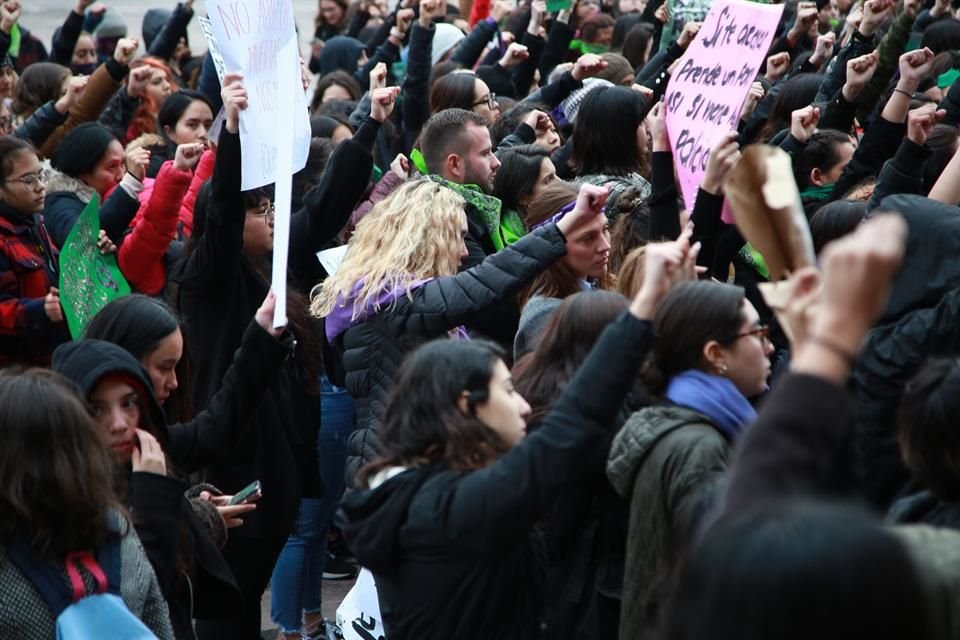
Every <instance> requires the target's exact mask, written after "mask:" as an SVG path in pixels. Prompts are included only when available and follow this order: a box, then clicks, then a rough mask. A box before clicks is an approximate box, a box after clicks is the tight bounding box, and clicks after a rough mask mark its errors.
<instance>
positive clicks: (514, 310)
mask: <svg viewBox="0 0 960 640" xmlns="http://www.w3.org/2000/svg"><path fill="white" fill-rule="evenodd" d="M420 153H421V155H422V156H423V160H424V162H425V163H426V169H427V171H428V172H429V174H430V177H431V179H433V180H436V181H437V182H439V183H440V184H442V185H444V186H445V187H447V188H449V189H452V190H454V191H456V192H457V193H458V194H460V195H461V196H462V197H463V199H464V200H466V202H467V208H466V209H467V237H466V239H465V242H466V245H467V251H468V255H467V257H466V258H464V259H463V262H462V263H461V269H469V268H470V267H473V266H476V265H477V264H479V263H480V262H482V261H483V259H484V258H486V257H487V256H488V255H490V254H492V253H496V252H497V251H499V250H500V249H503V248H504V247H505V246H507V245H508V244H512V243H514V242H516V241H517V240H518V239H520V238H521V237H522V236H523V234H524V233H525V229H524V226H523V221H522V220H521V219H520V217H519V215H517V213H516V212H513V211H506V212H502V211H501V206H500V200H498V199H497V198H494V197H493V196H492V195H490V192H491V191H492V190H493V179H494V178H495V177H496V175H497V169H499V168H500V161H499V160H498V159H497V156H495V155H494V153H493V144H492V143H491V140H490V131H489V130H488V129H487V124H486V121H485V120H484V119H483V118H482V117H481V116H480V115H479V114H476V113H474V112H472V111H466V110H465V109H444V110H443V111H439V112H437V113H435V114H434V115H433V116H432V117H431V118H430V119H429V120H428V121H427V123H426V125H424V127H423V131H422V132H421V134H420ZM519 319H520V310H519V309H518V307H517V303H516V300H515V299H512V298H510V299H507V300H505V301H504V302H502V303H500V304H498V305H495V306H494V307H493V308H491V309H489V311H487V312H485V313H483V314H478V316H477V317H476V318H475V319H474V320H473V321H472V322H471V323H470V324H468V325H467V328H468V329H473V330H475V331H476V332H478V333H482V334H484V335H485V336H487V337H489V338H491V339H493V340H495V341H496V342H498V343H500V344H502V345H503V346H504V347H506V348H507V352H508V353H512V347H513V337H514V335H515V334H516V331H517V324H518V322H519Z"/></svg>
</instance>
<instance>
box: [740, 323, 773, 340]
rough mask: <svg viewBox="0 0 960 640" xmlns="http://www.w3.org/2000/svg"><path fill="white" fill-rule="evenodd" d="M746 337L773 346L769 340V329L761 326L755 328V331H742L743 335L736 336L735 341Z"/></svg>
mask: <svg viewBox="0 0 960 640" xmlns="http://www.w3.org/2000/svg"><path fill="white" fill-rule="evenodd" d="M747 336H754V337H757V338H760V341H761V342H763V343H764V344H773V341H772V340H771V339H770V327H768V326H767V325H765V324H763V325H760V326H759V327H757V328H756V329H751V330H750V331H744V332H743V333H738V334H737V340H739V339H740V338H746V337H747Z"/></svg>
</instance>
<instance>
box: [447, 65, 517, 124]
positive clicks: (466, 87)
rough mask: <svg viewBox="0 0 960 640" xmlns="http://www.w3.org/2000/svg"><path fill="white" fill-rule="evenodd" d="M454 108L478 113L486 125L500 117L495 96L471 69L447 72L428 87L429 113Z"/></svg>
mask: <svg viewBox="0 0 960 640" xmlns="http://www.w3.org/2000/svg"><path fill="white" fill-rule="evenodd" d="M454 108H456V109H466V110H467V111H473V112H475V113H479V114H480V115H481V116H483V119H484V120H486V121H487V126H488V127H489V126H490V125H492V124H493V123H494V122H496V121H497V118H499V117H500V106H499V105H498V104H497V96H496V95H495V94H493V93H491V92H490V87H488V86H487V83H486V82H484V81H483V80H481V79H480V78H478V77H477V75H476V74H475V73H473V72H472V71H454V72H452V73H448V74H447V75H445V76H443V77H442V78H440V79H438V80H437V81H436V82H434V83H433V87H432V88H431V89H430V113H437V112H438V111H443V110H444V109H454Z"/></svg>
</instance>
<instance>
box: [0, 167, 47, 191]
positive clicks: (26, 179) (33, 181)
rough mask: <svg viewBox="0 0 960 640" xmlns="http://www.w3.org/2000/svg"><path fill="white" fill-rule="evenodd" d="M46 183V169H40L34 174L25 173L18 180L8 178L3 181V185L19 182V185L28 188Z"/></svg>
mask: <svg viewBox="0 0 960 640" xmlns="http://www.w3.org/2000/svg"><path fill="white" fill-rule="evenodd" d="M46 181H47V171H46V169H41V170H40V171H37V172H36V173H25V174H23V175H22V176H20V177H19V178H9V179H7V180H4V182H5V183H9V182H19V183H21V184H25V185H27V186H28V187H35V186H37V184H38V183H40V182H46Z"/></svg>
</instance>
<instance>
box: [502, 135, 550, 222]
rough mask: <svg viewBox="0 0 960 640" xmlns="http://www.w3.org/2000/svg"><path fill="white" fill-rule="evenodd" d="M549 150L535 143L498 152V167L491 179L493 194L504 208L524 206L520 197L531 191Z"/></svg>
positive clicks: (514, 208) (517, 208)
mask: <svg viewBox="0 0 960 640" xmlns="http://www.w3.org/2000/svg"><path fill="white" fill-rule="evenodd" d="M549 157H550V152H549V151H547V149H545V148H544V147H541V146H539V145H535V144H524V145H520V146H517V147H511V148H510V149H507V150H506V151H504V152H503V153H501V154H500V157H499V159H500V169H499V170H498V171H497V175H496V177H495V178H494V179H493V195H494V196H496V197H497V198H500V202H501V205H502V208H503V209H504V210H508V209H509V210H513V211H518V212H520V213H521V215H522V213H523V212H522V210H521V209H523V208H524V207H521V205H520V199H521V198H522V197H524V196H526V195H529V194H530V192H531V191H533V187H534V185H536V184H537V179H538V178H539V177H540V169H541V168H542V167H543V161H544V159H545V158H549Z"/></svg>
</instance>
